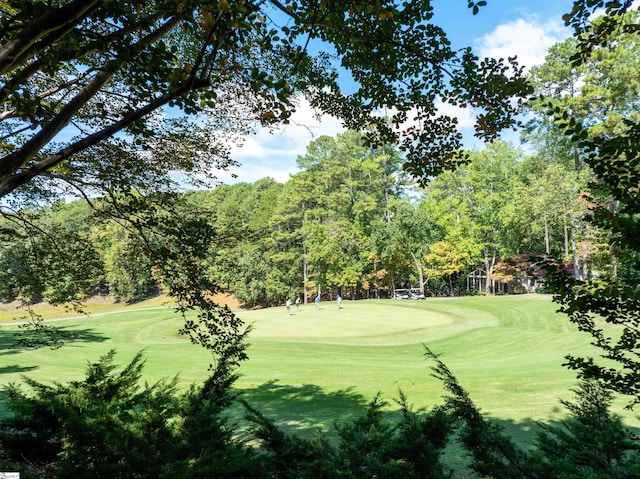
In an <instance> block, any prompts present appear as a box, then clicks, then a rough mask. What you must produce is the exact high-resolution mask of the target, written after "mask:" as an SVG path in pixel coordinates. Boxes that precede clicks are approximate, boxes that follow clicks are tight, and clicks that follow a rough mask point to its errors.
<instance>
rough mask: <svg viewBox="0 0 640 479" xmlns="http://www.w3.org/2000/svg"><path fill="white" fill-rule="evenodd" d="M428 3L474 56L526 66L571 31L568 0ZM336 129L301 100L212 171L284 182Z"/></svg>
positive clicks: (224, 176) (468, 126) (467, 120)
mask: <svg viewBox="0 0 640 479" xmlns="http://www.w3.org/2000/svg"><path fill="white" fill-rule="evenodd" d="M433 5H434V10H435V17H434V23H436V24H438V25H440V26H441V27H443V28H444V30H445V31H446V32H447V34H448V36H449V39H450V41H451V42H452V43H453V46H454V47H455V48H462V47H466V46H472V47H473V48H474V50H475V51H476V53H477V54H478V55H479V56H480V57H502V58H506V57H507V56H513V55H518V59H519V61H520V64H522V65H525V66H527V67H530V66H532V65H536V64H540V63H541V62H542V61H543V60H544V56H545V54H546V52H547V49H548V48H549V47H550V46H551V45H553V44H554V43H556V42H557V41H560V40H562V39H564V38H566V37H568V36H569V35H570V34H571V32H570V31H569V30H568V29H567V28H566V27H564V24H563V22H562V15H563V14H564V13H566V12H568V11H570V10H571V6H572V5H573V2H572V1H571V0H488V1H487V6H486V7H482V8H481V9H480V12H479V14H478V15H473V14H472V12H471V10H470V9H469V8H467V1H466V0H433ZM458 117H459V121H460V126H461V128H462V130H461V131H462V132H463V134H465V137H468V138H470V139H471V138H472V137H473V136H472V124H473V123H472V118H471V117H470V116H468V113H466V112H465V113H463V115H462V116H460V115H458ZM341 131H342V127H341V125H340V124H339V122H338V121H337V120H336V119H334V118H331V117H327V116H324V117H322V119H320V120H317V119H315V118H314V113H313V112H312V111H311V110H310V109H309V107H308V105H305V104H301V105H300V107H299V109H298V111H297V112H296V113H295V114H294V116H293V118H292V124H290V125H288V126H286V127H284V128H280V129H277V130H275V131H273V132H269V131H262V130H261V131H258V132H257V133H256V134H254V135H251V136H248V137H245V139H244V143H243V144H242V145H241V146H239V147H236V148H234V149H233V158H234V159H235V160H237V161H238V162H239V163H240V166H239V167H237V168H233V169H232V170H230V172H229V173H224V172H220V174H219V175H218V177H219V178H220V180H221V181H223V182H224V183H232V182H238V181H247V182H253V181H255V180H258V179H260V178H263V177H266V176H270V177H272V178H275V179H276V180H278V181H281V182H285V181H287V179H288V178H289V176H290V174H293V173H295V172H296V171H297V168H296V161H295V160H296V158H297V157H298V156H299V155H302V154H304V153H305V150H306V146H307V145H308V144H309V142H310V141H312V140H313V139H314V138H317V137H318V136H321V135H330V136H334V135H336V134H338V133H339V132H341ZM470 141H471V140H470ZM468 146H473V145H472V144H470V145H468ZM230 173H234V174H236V175H237V178H235V179H233V178H231V175H230Z"/></svg>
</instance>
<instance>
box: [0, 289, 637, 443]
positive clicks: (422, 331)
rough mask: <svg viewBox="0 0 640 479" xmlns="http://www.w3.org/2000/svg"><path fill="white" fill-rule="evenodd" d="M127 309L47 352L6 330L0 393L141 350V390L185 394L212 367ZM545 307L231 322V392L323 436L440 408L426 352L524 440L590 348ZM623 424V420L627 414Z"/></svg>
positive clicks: (354, 310)
mask: <svg viewBox="0 0 640 479" xmlns="http://www.w3.org/2000/svg"><path fill="white" fill-rule="evenodd" d="M136 307H137V308H138V309H131V310H128V311H121V312H117V313H114V314H104V313H109V312H112V310H111V311H104V312H103V314H100V313H97V312H96V313H93V315H92V316H90V317H88V318H83V319H73V320H70V321H66V322H60V323H57V325H58V326H60V327H62V328H65V329H68V330H71V331H75V332H77V333H79V334H80V337H79V338H78V339H77V340H74V341H71V342H69V343H68V344H66V345H65V346H64V347H62V348H61V349H59V350H56V351H52V350H49V349H39V350H34V351H31V350H18V349H8V347H9V345H10V342H11V340H12V331H13V330H14V329H15V327H14V326H11V325H7V324H5V325H3V326H0V348H2V349H1V350H0V371H1V372H2V376H1V379H2V383H5V384H6V383H7V382H9V381H20V378H21V374H27V375H28V376H30V377H33V378H34V379H36V380H39V381H44V382H51V381H54V380H55V381H58V382H64V381H68V380H70V379H79V378H81V377H82V375H83V373H84V370H85V368H86V365H87V363H88V362H90V361H95V360H96V359H97V358H98V357H99V356H100V355H101V354H104V353H106V352H107V351H108V350H110V349H116V350H117V351H118V355H117V361H118V362H120V363H124V362H126V361H128V360H129V359H131V358H132V357H133V356H134V355H135V354H136V353H137V352H138V351H140V350H141V349H144V350H145V356H146V358H147V366H146V368H145V379H146V380H148V381H149V382H153V381H156V380H158V379H160V378H162V377H173V376H174V375H176V374H179V377H180V386H181V387H182V388H185V389H186V388H187V387H188V386H189V385H190V384H191V383H193V382H197V381H200V380H202V379H203V378H205V377H206V375H207V367H208V366H209V364H210V363H211V361H212V358H211V357H210V356H209V355H208V353H207V352H206V351H204V350H203V349H201V348H198V347H197V346H193V345H191V344H190V343H189V342H188V341H187V340H186V339H185V338H183V337H181V336H179V335H178V334H177V331H178V329H179V327H180V325H181V319H180V317H179V315H177V314H176V313H174V311H173V310H172V309H170V308H163V307H161V304H160V303H159V302H158V303H154V302H151V303H145V304H139V305H134V306H132V308H136ZM556 308H557V306H556V305H554V304H553V303H552V302H551V299H550V298H549V297H546V296H536V295H528V296H505V297H489V298H484V297H469V298H454V299H427V300H425V301H394V300H368V301H344V302H343V308H342V309H340V310H338V308H337V306H336V304H335V303H323V304H322V305H321V309H320V310H315V309H314V307H313V305H303V307H302V309H301V311H299V312H297V311H295V307H294V308H292V314H291V316H288V315H287V314H286V310H285V308H284V307H279V308H269V309H264V310H256V311H239V312H238V315H239V316H240V317H241V318H242V319H244V320H245V321H246V322H247V324H250V325H251V327H252V328H253V330H252V332H251V334H250V338H249V343H250V345H249V348H248V354H249V356H250V359H249V360H248V361H247V362H245V363H244V364H243V365H242V366H241V369H240V373H241V377H240V379H239V381H238V382H237V384H236V386H237V388H238V389H239V390H241V391H242V392H243V395H244V398H245V399H246V400H247V401H249V402H250V403H252V404H254V405H255V406H257V407H258V408H259V409H261V410H262V411H263V412H265V413H266V414H268V415H272V416H274V417H275V418H277V419H278V420H279V422H280V423H281V424H284V425H286V426H287V427H288V428H290V429H291V430H298V431H301V432H304V433H305V434H307V433H311V432H313V431H314V430H316V428H321V429H324V430H328V431H330V430H331V429H332V425H333V423H334V422H336V421H337V422H340V421H343V420H346V419H348V418H351V417H354V416H355V415H358V414H361V413H362V412H363V410H364V408H365V407H366V404H367V403H368V402H369V401H370V400H371V399H372V398H373V397H374V396H375V395H376V394H377V393H381V394H382V396H383V397H384V398H386V399H388V400H390V404H389V409H393V408H394V403H393V399H394V398H396V397H397V395H398V390H400V389H401V390H402V391H404V393H405V394H407V396H408V397H409V399H410V402H412V403H413V404H414V405H415V407H416V408H429V407H431V406H433V405H435V404H440V403H441V402H442V395H443V393H444V391H443V389H442V387H441V384H440V383H439V382H438V381H437V380H436V379H435V378H433V377H432V376H431V374H430V373H431V371H430V369H429V368H430V365H431V364H430V363H429V362H428V361H427V360H425V359H424V345H427V346H428V347H429V348H430V349H431V350H432V351H433V352H435V353H437V354H439V355H440V356H441V359H442V360H443V361H444V362H445V363H446V364H447V365H448V366H449V368H450V369H451V370H452V371H453V373H454V374H455V375H456V376H457V377H458V379H459V381H460V382H461V384H462V385H463V386H464V387H465V388H466V389H467V390H468V391H469V392H470V393H471V396H472V398H473V399H474V401H475V402H476V403H477V405H478V406H479V407H480V408H481V409H482V410H483V411H484V412H485V413H487V414H488V415H489V416H490V417H492V418H494V419H496V420H498V421H500V422H501V423H503V424H504V425H505V426H506V427H507V428H508V430H509V432H510V433H511V434H513V435H514V437H516V439H520V440H526V439H530V438H531V431H532V430H533V429H535V427H536V426H535V422H536V421H542V422H549V421H554V420H559V419H561V418H563V417H564V416H565V411H564V410H563V409H562V408H561V407H560V405H559V401H558V399H559V398H564V399H571V398H572V393H571V392H570V389H572V388H573V387H575V385H576V379H575V375H574V373H572V372H570V371H568V370H566V369H565V368H563V367H562V366H561V364H562V362H563V358H564V355H565V354H567V353H569V352H571V353H574V354H581V353H587V352H589V351H590V348H591V347H590V346H589V337H588V336H586V335H585V334H584V333H579V332H577V331H576V328H575V327H573V326H572V325H571V324H569V323H568V321H567V320H566V318H565V317H564V316H562V315H559V314H557V313H556V312H555V310H556ZM621 412H622V410H621ZM237 414H240V412H237ZM625 419H626V420H627V421H629V422H630V423H633V421H634V419H633V417H632V416H631V415H629V414H628V413H626V415H625Z"/></svg>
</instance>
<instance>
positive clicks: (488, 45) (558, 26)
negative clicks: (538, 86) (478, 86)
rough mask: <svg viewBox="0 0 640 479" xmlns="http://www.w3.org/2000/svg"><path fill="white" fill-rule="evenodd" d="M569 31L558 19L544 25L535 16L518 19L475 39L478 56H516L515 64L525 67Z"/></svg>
mask: <svg viewBox="0 0 640 479" xmlns="http://www.w3.org/2000/svg"><path fill="white" fill-rule="evenodd" d="M568 35H569V31H568V30H567V29H566V28H565V27H564V25H563V24H562V23H561V22H560V21H556V20H553V21H549V22H546V23H544V24H542V23H539V22H537V21H536V20H535V19H524V18H518V19H517V20H515V21H512V22H508V23H503V24H501V25H498V26H497V27H496V28H495V29H494V30H493V31H491V32H490V33H488V34H486V35H484V36H482V37H480V38H479V39H477V40H476V45H477V47H478V52H479V55H480V57H481V58H485V57H489V58H504V59H507V58H508V57H512V56H514V55H517V56H518V63H519V64H520V65H524V66H525V67H526V68H527V69H529V68H531V67H532V66H534V65H539V64H541V63H543V62H544V58H545V56H546V54H547V50H548V49H549V47H550V46H552V45H553V44H554V43H557V42H558V41H560V40H562V39H564V38H565V37H567V36H568Z"/></svg>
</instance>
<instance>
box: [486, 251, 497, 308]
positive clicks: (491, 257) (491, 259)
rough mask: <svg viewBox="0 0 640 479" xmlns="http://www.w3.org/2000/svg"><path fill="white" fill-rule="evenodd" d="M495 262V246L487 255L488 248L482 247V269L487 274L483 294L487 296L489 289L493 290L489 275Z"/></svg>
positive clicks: (489, 292)
mask: <svg viewBox="0 0 640 479" xmlns="http://www.w3.org/2000/svg"><path fill="white" fill-rule="evenodd" d="M495 264H496V250H495V248H494V249H493V252H492V254H491V255H489V248H487V247H486V246H485V248H484V269H485V272H486V274H487V282H486V283H485V286H484V294H485V296H488V295H490V294H491V291H492V290H493V287H492V286H493V280H492V279H491V275H492V274H493V267H494V266H495Z"/></svg>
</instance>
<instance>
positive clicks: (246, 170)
mask: <svg viewBox="0 0 640 479" xmlns="http://www.w3.org/2000/svg"><path fill="white" fill-rule="evenodd" d="M343 131H344V128H343V127H342V125H341V123H340V121H339V120H338V119H337V118H334V117H332V116H329V115H322V116H321V117H320V118H318V117H317V115H316V113H315V112H314V110H313V109H312V108H311V106H310V105H309V102H308V101H306V100H304V99H301V100H300V103H299V105H298V107H297V110H296V112H295V113H294V114H293V115H292V116H291V120H290V123H289V124H288V125H282V126H279V127H278V128H276V129H273V130H269V129H267V128H262V129H260V130H259V131H258V132H257V133H255V134H253V135H249V136H246V137H245V138H244V139H243V143H242V144H241V145H240V146H236V147H234V148H232V150H231V157H232V158H233V159H234V160H236V161H238V162H239V163H240V166H239V167H236V168H231V169H230V171H229V172H228V173H225V172H220V173H219V174H218V175H217V176H218V178H219V179H220V180H221V181H223V182H224V183H235V182H239V181H246V182H253V181H256V180H259V179H260V178H264V177H266V176H270V177H271V178H274V179H275V180H277V181H280V182H285V181H287V180H288V179H289V175H290V174H293V173H295V172H296V171H298V169H297V165H296V158H297V157H298V156H299V155H303V154H304V153H305V152H306V149H307V145H308V144H309V142H311V141H312V140H314V139H316V138H318V137H319V136H322V135H328V136H335V135H337V134H338V133H341V132H343ZM231 173H235V174H236V175H237V178H233V177H232V176H231Z"/></svg>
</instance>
